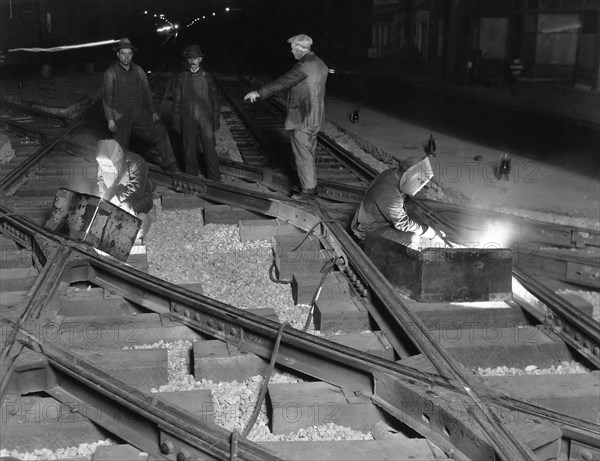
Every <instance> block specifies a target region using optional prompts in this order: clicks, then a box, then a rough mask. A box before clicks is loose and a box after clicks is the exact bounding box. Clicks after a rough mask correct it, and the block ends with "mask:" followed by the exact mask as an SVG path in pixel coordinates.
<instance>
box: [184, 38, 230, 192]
mask: <svg viewBox="0 0 600 461" xmlns="http://www.w3.org/2000/svg"><path fill="white" fill-rule="evenodd" d="M184 56H185V58H186V59H187V62H188V65H189V68H188V70H186V71H183V72H182V73H180V74H179V75H178V76H177V79H176V81H175V88H174V89H173V129H174V130H175V131H176V132H177V133H180V134H181V137H182V140H183V150H184V151H185V172H186V173H187V174H191V175H198V174H199V173H200V168H199V163H201V164H203V166H204V168H205V171H206V177H207V178H208V179H210V180H212V181H220V180H221V173H220V170H219V157H218V156H217V151H216V147H215V146H216V142H215V131H216V130H218V129H219V126H220V118H221V99H220V96H219V92H218V91H217V87H216V85H215V83H214V80H213V78H212V75H211V74H210V73H208V72H206V71H205V70H203V69H202V67H201V66H200V63H201V62H202V58H203V56H204V54H203V53H202V51H201V50H200V46H198V45H190V46H188V47H187V48H186V50H185V51H184ZM201 153H203V155H201Z"/></svg>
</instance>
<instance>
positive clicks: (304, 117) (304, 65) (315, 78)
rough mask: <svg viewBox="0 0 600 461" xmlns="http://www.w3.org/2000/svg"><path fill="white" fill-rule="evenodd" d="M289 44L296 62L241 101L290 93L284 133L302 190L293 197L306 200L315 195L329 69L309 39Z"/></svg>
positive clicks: (297, 38) (300, 37) (296, 39)
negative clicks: (285, 91)
mask: <svg viewBox="0 0 600 461" xmlns="http://www.w3.org/2000/svg"><path fill="white" fill-rule="evenodd" d="M288 43H290V45H291V48H292V54H293V55H294V58H296V60H298V62H297V63H296V64H295V65H294V67H292V69H291V70H289V71H288V72H286V73H285V74H283V75H282V76H281V77H279V78H278V79H276V80H274V81H273V82H271V83H267V84H266V85H264V86H262V87H261V88H259V89H258V90H256V91H251V92H250V93H248V94H247V95H246V96H244V99H250V101H251V102H254V101H256V99H257V98H259V97H261V98H268V97H269V96H271V95H273V94H274V93H279V92H281V91H284V90H290V91H289V94H288V100H287V117H286V120H285V129H286V130H291V131H290V138H291V143H292V150H293V151H294V157H295V159H296V168H297V171H298V178H299V179H300V186H301V188H302V190H301V192H300V193H299V194H295V195H293V196H292V197H293V198H297V199H308V198H311V197H314V196H315V195H316V194H317V168H316V165H315V155H316V151H317V134H318V132H319V130H320V129H321V125H322V124H323V122H324V121H325V83H326V82H327V74H328V73H329V69H328V68H327V66H326V65H325V63H324V62H323V61H322V60H321V59H320V58H319V57H318V56H317V55H316V54H315V53H313V52H312V51H311V49H310V47H311V46H312V43H313V41H312V38H310V37H309V36H308V35H304V34H300V35H295V36H293V37H290V38H289V39H288Z"/></svg>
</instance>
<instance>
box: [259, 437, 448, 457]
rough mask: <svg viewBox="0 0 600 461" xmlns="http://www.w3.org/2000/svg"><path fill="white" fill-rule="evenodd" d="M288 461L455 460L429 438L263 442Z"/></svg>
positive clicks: (262, 444) (260, 443)
mask: <svg viewBox="0 0 600 461" xmlns="http://www.w3.org/2000/svg"><path fill="white" fill-rule="evenodd" d="M259 445H261V446H262V447H264V448H267V449H268V450H271V451H272V452H273V453H275V455H276V456H279V457H280V458H281V459H285V460H287V461H305V460H307V459H319V460H322V461H364V460H371V461H378V460H392V459H415V460H423V461H425V460H436V459H451V458H448V457H446V456H443V457H440V456H439V455H437V456H436V454H434V453H433V452H432V450H431V448H430V446H429V444H428V442H427V440H425V439H411V440H337V441H322V442H311V441H297V442H259Z"/></svg>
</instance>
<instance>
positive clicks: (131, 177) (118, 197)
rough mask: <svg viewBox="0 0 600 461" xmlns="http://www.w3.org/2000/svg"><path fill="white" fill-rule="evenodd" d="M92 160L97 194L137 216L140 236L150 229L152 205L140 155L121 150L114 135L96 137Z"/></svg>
mask: <svg viewBox="0 0 600 461" xmlns="http://www.w3.org/2000/svg"><path fill="white" fill-rule="evenodd" d="M96 162H98V189H99V193H100V197H102V198H103V199H104V200H107V201H109V202H111V203H114V204H115V205H117V206H118V207H119V208H121V209H123V210H125V211H127V212H128V213H131V214H133V215H134V216H136V217H138V218H139V219H141V221H142V225H141V228H140V233H139V234H138V238H142V237H143V236H144V235H146V234H147V233H148V230H149V229H150V224H151V221H150V216H149V215H148V212H149V211H150V210H151V209H152V205H153V202H152V199H153V196H152V194H153V191H154V185H153V183H152V181H151V180H150V178H149V177H148V164H147V163H146V162H145V160H144V159H143V158H142V157H141V156H140V155H138V154H136V153H134V152H130V151H123V149H122V148H121V146H120V145H119V143H118V142H117V141H115V140H114V139H102V140H100V141H98V146H97V148H96Z"/></svg>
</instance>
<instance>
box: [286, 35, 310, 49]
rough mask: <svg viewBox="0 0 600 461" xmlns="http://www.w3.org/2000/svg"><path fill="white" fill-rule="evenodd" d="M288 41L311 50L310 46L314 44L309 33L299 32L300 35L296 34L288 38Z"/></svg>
mask: <svg viewBox="0 0 600 461" xmlns="http://www.w3.org/2000/svg"><path fill="white" fill-rule="evenodd" d="M288 43H291V44H292V45H296V46H298V47H300V48H303V49H305V50H310V47H311V45H312V44H313V39H312V38H310V37H309V36H308V35H305V34H299V35H294V36H293V37H290V38H288Z"/></svg>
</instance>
